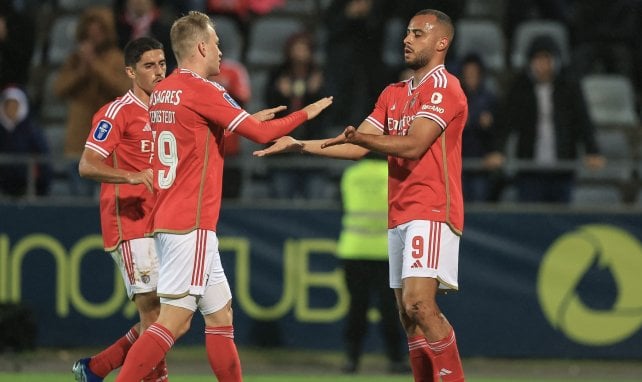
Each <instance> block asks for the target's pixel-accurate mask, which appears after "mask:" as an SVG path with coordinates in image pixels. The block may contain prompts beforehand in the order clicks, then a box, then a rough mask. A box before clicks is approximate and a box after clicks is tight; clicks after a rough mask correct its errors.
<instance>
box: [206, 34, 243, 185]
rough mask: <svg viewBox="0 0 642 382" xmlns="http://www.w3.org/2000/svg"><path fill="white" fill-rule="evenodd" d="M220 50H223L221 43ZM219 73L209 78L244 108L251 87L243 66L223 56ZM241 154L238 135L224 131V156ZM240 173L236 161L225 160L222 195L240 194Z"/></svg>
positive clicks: (234, 156) (232, 156) (231, 156)
mask: <svg viewBox="0 0 642 382" xmlns="http://www.w3.org/2000/svg"><path fill="white" fill-rule="evenodd" d="M221 50H222V51H225V47H224V46H223V43H221ZM220 70H221V71H220V73H219V74H218V75H216V76H213V77H211V78H210V79H211V80H213V81H216V82H218V83H219V84H221V85H222V86H223V87H224V88H225V90H227V92H228V93H229V94H230V95H231V96H232V98H234V100H235V101H236V103H238V104H239V106H241V107H242V108H245V107H246V106H247V104H248V102H250V97H251V96H252V88H251V86H250V78H249V75H248V73H247V69H246V68H245V66H244V65H243V64H242V63H240V62H238V61H235V60H231V59H227V58H225V54H223V59H222V60H221V67H220ZM240 155H241V142H240V139H239V136H238V135H237V134H234V133H230V132H227V131H226V132H225V158H228V159H229V158H238V157H239V156H240ZM241 181H242V174H241V168H240V166H239V164H238V163H234V162H232V161H225V166H224V167H223V197H224V198H238V197H239V196H240V194H241V187H242V184H241Z"/></svg>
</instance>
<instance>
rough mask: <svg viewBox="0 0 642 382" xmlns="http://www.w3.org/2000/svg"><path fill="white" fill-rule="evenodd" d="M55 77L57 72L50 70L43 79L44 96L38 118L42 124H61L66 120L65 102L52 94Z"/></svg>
mask: <svg viewBox="0 0 642 382" xmlns="http://www.w3.org/2000/svg"><path fill="white" fill-rule="evenodd" d="M56 76H58V71H57V70H56V69H51V70H49V72H48V73H47V75H46V77H45V85H44V94H43V97H42V106H41V108H40V118H41V119H42V121H43V122H44V123H52V122H63V121H64V120H65V119H66V118H67V104H66V102H65V101H64V100H62V99H60V98H59V97H56V95H54V92H53V84H54V81H55V80H56Z"/></svg>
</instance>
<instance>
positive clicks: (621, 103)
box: [581, 74, 640, 128]
mask: <svg viewBox="0 0 642 382" xmlns="http://www.w3.org/2000/svg"><path fill="white" fill-rule="evenodd" d="M581 86H582V91H583V92H584V97H585V98H586V102H587V104H588V110H589V115H590V117H591V120H592V121H593V123H595V124H596V125H597V126H598V127H624V128H639V125H640V121H639V117H638V114H637V111H636V108H635V93H634V91H633V85H632V84H631V81H630V80H629V79H628V78H627V77H625V76H623V75H620V74H589V75H586V76H584V77H582V79H581Z"/></svg>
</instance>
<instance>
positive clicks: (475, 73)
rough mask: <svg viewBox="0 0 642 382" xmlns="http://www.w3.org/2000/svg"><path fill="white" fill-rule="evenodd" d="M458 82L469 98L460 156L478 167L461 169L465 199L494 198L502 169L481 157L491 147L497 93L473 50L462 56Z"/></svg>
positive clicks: (494, 132) (494, 129)
mask: <svg viewBox="0 0 642 382" xmlns="http://www.w3.org/2000/svg"><path fill="white" fill-rule="evenodd" d="M459 79H460V80H461V86H462V88H463V89H464V93H465V94H466V98H467V99H468V122H467V123H466V128H465V129H464V133H463V136H462V157H463V158H464V161H465V162H466V160H467V159H468V160H470V159H472V160H476V161H478V162H479V164H480V165H481V167H477V166H475V167H474V168H467V166H466V165H464V168H463V172H462V186H463V192H464V200H466V201H470V202H488V201H496V200H497V198H498V195H497V194H498V189H497V186H499V185H500V183H499V181H500V180H501V171H500V170H498V169H496V168H489V165H488V164H487V163H486V162H485V161H484V159H485V158H486V156H487V155H488V154H489V153H491V152H492V151H493V141H494V136H495V134H496V126H495V119H496V112H497V95H496V94H495V92H494V91H493V90H491V88H490V87H489V86H488V77H487V72H486V67H485V65H484V62H483V60H482V58H481V56H479V55H478V54H476V53H470V54H468V55H466V56H464V58H463V59H462V62H461V71H460V75H459Z"/></svg>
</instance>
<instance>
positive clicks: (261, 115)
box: [252, 105, 288, 122]
mask: <svg viewBox="0 0 642 382" xmlns="http://www.w3.org/2000/svg"><path fill="white" fill-rule="evenodd" d="M287 108H288V107H287V106H283V105H281V106H277V107H273V108H270V109H263V110H261V111H257V112H256V113H254V114H252V117H254V118H256V119H258V120H259V121H261V122H263V121H269V120H271V119H274V117H275V116H276V113H279V112H281V111H283V110H285V109H287Z"/></svg>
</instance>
